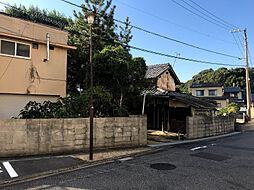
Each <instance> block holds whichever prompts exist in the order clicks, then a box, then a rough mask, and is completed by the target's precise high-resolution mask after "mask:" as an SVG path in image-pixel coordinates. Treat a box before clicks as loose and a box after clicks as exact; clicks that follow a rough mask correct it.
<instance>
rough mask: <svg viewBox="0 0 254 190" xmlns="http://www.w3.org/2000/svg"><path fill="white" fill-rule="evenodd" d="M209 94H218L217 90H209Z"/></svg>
mask: <svg viewBox="0 0 254 190" xmlns="http://www.w3.org/2000/svg"><path fill="white" fill-rule="evenodd" d="M208 94H209V96H216V95H217V90H209V91H208Z"/></svg>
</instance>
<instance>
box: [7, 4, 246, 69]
mask: <svg viewBox="0 0 254 190" xmlns="http://www.w3.org/2000/svg"><path fill="white" fill-rule="evenodd" d="M61 1H65V0H61ZM67 31H68V30H67ZM23 32H24V30H23ZM23 32H22V34H20V35H22V36H23ZM70 32H73V31H70ZM79 34H80V35H82V34H81V33H79ZM24 37H25V36H24ZM100 40H104V41H105V42H108V43H111V44H112V43H113V44H118V45H122V46H124V47H128V48H131V49H135V50H139V51H142V52H146V53H150V54H154V55H159V56H164V57H169V58H175V59H180V60H184V61H190V62H195V63H204V64H210V65H223V66H234V67H235V66H238V67H242V66H243V65H234V64H226V63H219V62H210V61H204V60H197V59H192V58H186V57H180V56H174V55H170V54H165V53H161V52H157V51H153V50H148V49H144V48H140V47H136V46H131V45H123V44H121V43H120V42H112V41H111V42H109V41H108V39H107V40H106V39H103V38H101V37H100ZM9 64H10V63H9Z"/></svg>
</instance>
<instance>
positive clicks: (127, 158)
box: [119, 157, 133, 162]
mask: <svg viewBox="0 0 254 190" xmlns="http://www.w3.org/2000/svg"><path fill="white" fill-rule="evenodd" d="M132 159H133V158H132V157H126V158H122V159H119V161H122V162H123V161H127V160H132Z"/></svg>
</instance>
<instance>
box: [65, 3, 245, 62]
mask: <svg viewBox="0 0 254 190" xmlns="http://www.w3.org/2000/svg"><path fill="white" fill-rule="evenodd" d="M60 1H63V2H65V3H68V4H70V5H74V6H76V7H79V8H82V6H80V5H77V4H74V3H71V2H69V1H66V0H60ZM114 21H116V22H118V23H121V24H126V22H124V21H121V20H118V19H114ZM129 26H131V27H133V28H135V29H137V30H140V31H142V32H145V33H148V34H151V35H154V36H157V37H160V38H163V39H166V40H170V41H174V42H176V43H180V44H183V45H186V46H189V47H192V48H195V49H199V50H202V51H206V52H209V53H214V54H217V55H222V56H226V57H231V58H236V59H239V60H241V59H242V58H240V57H236V56H234V55H229V54H225V53H221V52H217V51H213V50H209V49H205V48H202V47H198V46H196V45H193V44H189V43H186V42H183V41H180V40H177V39H174V38H170V37H167V36H164V35H161V34H158V33H155V32H152V31H149V30H146V29H143V28H141V27H138V26H135V25H132V24H129Z"/></svg>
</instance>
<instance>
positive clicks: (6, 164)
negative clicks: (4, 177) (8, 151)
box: [3, 162, 18, 178]
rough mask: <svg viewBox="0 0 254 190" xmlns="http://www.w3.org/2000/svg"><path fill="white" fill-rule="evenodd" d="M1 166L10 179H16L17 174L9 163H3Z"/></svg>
mask: <svg viewBox="0 0 254 190" xmlns="http://www.w3.org/2000/svg"><path fill="white" fill-rule="evenodd" d="M3 165H4V167H5V169H6V171H7V172H8V174H9V176H10V177H11V178H14V177H18V174H17V173H16V171H15V170H14V169H13V167H12V166H11V164H10V162H3Z"/></svg>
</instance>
